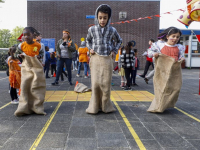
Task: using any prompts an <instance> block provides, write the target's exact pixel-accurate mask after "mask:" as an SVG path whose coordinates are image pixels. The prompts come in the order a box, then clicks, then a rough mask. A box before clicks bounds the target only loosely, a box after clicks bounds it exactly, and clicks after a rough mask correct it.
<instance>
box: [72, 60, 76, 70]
mask: <svg viewBox="0 0 200 150" xmlns="http://www.w3.org/2000/svg"><path fill="white" fill-rule="evenodd" d="M72 65H73V70H75V69H77V60H72Z"/></svg>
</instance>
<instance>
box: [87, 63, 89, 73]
mask: <svg viewBox="0 0 200 150" xmlns="http://www.w3.org/2000/svg"><path fill="white" fill-rule="evenodd" d="M87 71H88V75H89V74H90V66H89V64H87Z"/></svg>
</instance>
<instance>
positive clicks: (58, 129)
mask: <svg viewBox="0 0 200 150" xmlns="http://www.w3.org/2000/svg"><path fill="white" fill-rule="evenodd" d="M69 127H70V122H68V123H65V122H62V123H55V122H52V123H51V124H50V125H49V127H48V129H47V131H46V132H47V133H48V132H53V133H66V134H67V133H68V132H69Z"/></svg>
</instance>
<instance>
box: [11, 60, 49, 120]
mask: <svg viewBox="0 0 200 150" xmlns="http://www.w3.org/2000/svg"><path fill="white" fill-rule="evenodd" d="M24 57H25V58H24V59H23V63H22V66H21V95H20V98H19V105H18V108H17V110H16V111H15V115H16V116H22V115H25V114H31V113H36V114H43V115H44V114H46V113H45V112H44V106H43V103H44V99H45V92H46V79H45V76H44V71H43V66H42V64H41V63H40V61H39V60H38V59H37V57H30V56H24Z"/></svg>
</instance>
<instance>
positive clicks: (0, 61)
mask: <svg viewBox="0 0 200 150" xmlns="http://www.w3.org/2000/svg"><path fill="white" fill-rule="evenodd" d="M7 58H8V48H0V71H2V70H6V69H7V67H8V66H7V63H6V62H5V60H6V59H7Z"/></svg>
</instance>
